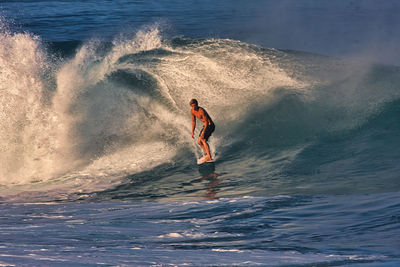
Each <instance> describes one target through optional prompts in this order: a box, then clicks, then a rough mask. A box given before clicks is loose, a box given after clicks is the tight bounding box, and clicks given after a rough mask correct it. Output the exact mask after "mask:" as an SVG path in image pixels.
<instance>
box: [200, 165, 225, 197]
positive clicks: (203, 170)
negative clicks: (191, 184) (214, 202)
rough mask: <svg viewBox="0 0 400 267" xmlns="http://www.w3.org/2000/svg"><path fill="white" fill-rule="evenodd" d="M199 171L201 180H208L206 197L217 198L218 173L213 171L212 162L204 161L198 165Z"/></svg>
mask: <svg viewBox="0 0 400 267" xmlns="http://www.w3.org/2000/svg"><path fill="white" fill-rule="evenodd" d="M199 173H200V174H201V180H202V181H208V184H207V189H206V195H205V197H206V198H207V199H215V198H217V197H216V195H217V192H218V191H219V190H218V185H219V184H220V181H219V180H218V176H219V175H218V173H216V172H215V164H214V162H210V163H204V164H202V165H199Z"/></svg>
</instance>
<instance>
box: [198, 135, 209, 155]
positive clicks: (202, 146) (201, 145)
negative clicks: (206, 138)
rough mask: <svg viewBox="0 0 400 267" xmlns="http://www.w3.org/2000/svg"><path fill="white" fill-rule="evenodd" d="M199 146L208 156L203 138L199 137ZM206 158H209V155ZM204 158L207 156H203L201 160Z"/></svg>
mask: <svg viewBox="0 0 400 267" xmlns="http://www.w3.org/2000/svg"><path fill="white" fill-rule="evenodd" d="M197 144H199V146H200V147H201V149H203V151H204V153H206V154H207V150H206V149H205V147H204V144H203V139H201V137H199V139H197ZM206 156H207V155H206ZM204 157H205V156H203V157H201V158H204Z"/></svg>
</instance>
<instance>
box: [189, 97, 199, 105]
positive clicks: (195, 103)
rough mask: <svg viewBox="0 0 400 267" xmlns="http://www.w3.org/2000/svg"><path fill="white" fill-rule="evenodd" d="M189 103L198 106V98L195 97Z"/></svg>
mask: <svg viewBox="0 0 400 267" xmlns="http://www.w3.org/2000/svg"><path fill="white" fill-rule="evenodd" d="M189 105H190V106H192V107H197V106H198V105H199V103H197V100H196V99H194V98H193V99H192V100H190V102H189ZM193 105H194V106H193Z"/></svg>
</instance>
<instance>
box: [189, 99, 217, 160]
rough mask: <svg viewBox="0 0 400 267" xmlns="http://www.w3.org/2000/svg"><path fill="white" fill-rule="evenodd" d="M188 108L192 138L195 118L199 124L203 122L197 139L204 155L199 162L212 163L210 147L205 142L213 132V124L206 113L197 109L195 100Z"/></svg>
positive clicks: (201, 109)
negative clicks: (190, 117) (190, 108)
mask: <svg viewBox="0 0 400 267" xmlns="http://www.w3.org/2000/svg"><path fill="white" fill-rule="evenodd" d="M189 104H190V106H191V107H192V110H191V111H190V114H191V115H192V138H194V129H195V128H196V118H198V119H199V120H200V121H201V122H203V124H204V126H203V129H202V130H201V132H200V135H199V139H197V143H198V144H199V146H200V147H201V148H202V149H203V150H204V152H205V153H206V155H205V156H204V157H202V158H201V159H200V161H201V162H206V161H212V160H213V159H212V157H211V153H210V146H209V145H208V143H207V141H208V138H209V137H210V136H211V134H212V133H213V132H214V130H215V125H214V122H213V121H212V119H211V117H210V115H208V113H207V111H206V110H205V109H204V108H202V107H199V104H198V102H197V100H196V99H192V100H190V103H189Z"/></svg>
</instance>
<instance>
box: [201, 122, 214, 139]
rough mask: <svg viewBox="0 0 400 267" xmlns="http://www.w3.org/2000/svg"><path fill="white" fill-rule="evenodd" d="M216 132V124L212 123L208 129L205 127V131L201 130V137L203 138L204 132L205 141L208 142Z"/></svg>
mask: <svg viewBox="0 0 400 267" xmlns="http://www.w3.org/2000/svg"><path fill="white" fill-rule="evenodd" d="M214 130H215V124H214V123H211V124H210V125H207V127H206V128H205V129H204V127H203V129H202V130H201V132H200V134H199V136H201V134H202V132H203V131H204V139H205V140H206V141H208V138H210V136H211V134H212V133H213V132H214Z"/></svg>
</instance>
